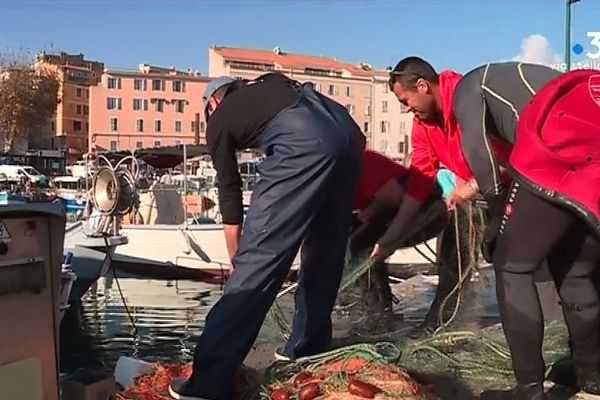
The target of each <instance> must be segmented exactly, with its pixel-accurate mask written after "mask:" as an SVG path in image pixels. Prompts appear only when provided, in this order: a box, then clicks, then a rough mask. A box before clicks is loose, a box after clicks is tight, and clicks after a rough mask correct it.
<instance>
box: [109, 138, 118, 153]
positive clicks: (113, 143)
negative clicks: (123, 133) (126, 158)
mask: <svg viewBox="0 0 600 400" xmlns="http://www.w3.org/2000/svg"><path fill="white" fill-rule="evenodd" d="M110 151H117V141H116V140H111V141H110Z"/></svg>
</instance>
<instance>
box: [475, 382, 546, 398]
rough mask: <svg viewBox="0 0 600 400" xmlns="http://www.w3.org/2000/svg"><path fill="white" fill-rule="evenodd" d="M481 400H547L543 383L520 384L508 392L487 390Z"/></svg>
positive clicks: (482, 394)
mask: <svg viewBox="0 0 600 400" xmlns="http://www.w3.org/2000/svg"><path fill="white" fill-rule="evenodd" d="M481 400H546V395H545V394H544V387H543V385H542V384H541V383H530V384H527V385H524V384H518V385H517V386H515V387H514V388H512V389H508V390H486V391H484V392H483V393H481Z"/></svg>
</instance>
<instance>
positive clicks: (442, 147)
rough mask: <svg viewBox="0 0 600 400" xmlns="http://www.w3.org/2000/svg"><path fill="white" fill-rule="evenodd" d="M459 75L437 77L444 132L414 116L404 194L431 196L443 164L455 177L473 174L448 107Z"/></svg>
mask: <svg viewBox="0 0 600 400" xmlns="http://www.w3.org/2000/svg"><path fill="white" fill-rule="evenodd" d="M461 79H462V75H461V74H459V73H457V72H454V71H444V72H442V73H441V74H440V85H439V88H440V96H441V99H442V115H443V118H444V129H442V128H441V127H439V126H438V125H435V124H434V123H429V122H426V121H421V120H420V119H419V118H417V117H415V119H414V123H413V129H412V135H411V140H412V147H413V153H412V162H411V166H410V182H409V185H408V190H407V194H408V195H410V196H411V197H413V198H415V199H417V200H419V201H424V200H426V199H427V198H428V197H429V195H430V194H431V189H432V187H433V184H434V182H435V178H436V174H437V172H438V171H439V170H440V166H441V165H444V166H445V167H446V168H448V169H449V170H450V171H452V172H454V174H455V175H457V176H458V177H459V178H461V179H464V180H469V179H472V178H473V173H472V172H471V169H470V168H469V164H467V161H466V160H465V156H464V155H463V152H462V142H461V134H460V128H459V126H458V122H457V121H456V118H455V117H454V111H453V107H452V103H453V99H454V91H455V90H456V85H458V82H460V80H461Z"/></svg>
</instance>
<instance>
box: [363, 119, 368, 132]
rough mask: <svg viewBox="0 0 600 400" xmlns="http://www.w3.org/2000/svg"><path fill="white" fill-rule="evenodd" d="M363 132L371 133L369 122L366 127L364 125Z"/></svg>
mask: <svg viewBox="0 0 600 400" xmlns="http://www.w3.org/2000/svg"><path fill="white" fill-rule="evenodd" d="M363 131H364V132H369V122H368V121H367V122H365V125H364V129H363Z"/></svg>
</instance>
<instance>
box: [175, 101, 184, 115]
mask: <svg viewBox="0 0 600 400" xmlns="http://www.w3.org/2000/svg"><path fill="white" fill-rule="evenodd" d="M184 107H185V100H175V112H178V113H182V112H183V109H184Z"/></svg>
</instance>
